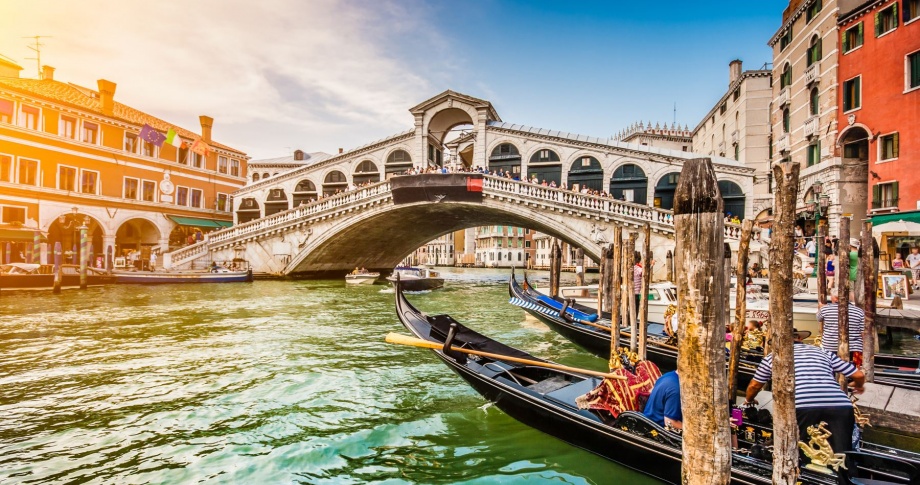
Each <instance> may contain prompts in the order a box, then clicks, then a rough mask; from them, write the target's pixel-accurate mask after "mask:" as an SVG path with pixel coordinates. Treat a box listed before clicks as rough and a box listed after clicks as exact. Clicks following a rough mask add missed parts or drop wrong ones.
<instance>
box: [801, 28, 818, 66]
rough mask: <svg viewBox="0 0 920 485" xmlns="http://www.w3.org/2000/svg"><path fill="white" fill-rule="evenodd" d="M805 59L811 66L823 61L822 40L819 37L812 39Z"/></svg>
mask: <svg viewBox="0 0 920 485" xmlns="http://www.w3.org/2000/svg"><path fill="white" fill-rule="evenodd" d="M805 58H806V59H805V60H806V61H807V63H808V65H809V66H811V65H812V64H814V63H816V62H818V61H820V60H821V39H819V38H818V36H817V35H816V36H814V37H813V38H812V39H811V45H810V46H808V52H807V53H806V56H805Z"/></svg>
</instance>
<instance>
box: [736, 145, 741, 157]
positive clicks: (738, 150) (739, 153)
mask: <svg viewBox="0 0 920 485" xmlns="http://www.w3.org/2000/svg"><path fill="white" fill-rule="evenodd" d="M740 159H741V147H740V146H739V145H738V144H735V160H740Z"/></svg>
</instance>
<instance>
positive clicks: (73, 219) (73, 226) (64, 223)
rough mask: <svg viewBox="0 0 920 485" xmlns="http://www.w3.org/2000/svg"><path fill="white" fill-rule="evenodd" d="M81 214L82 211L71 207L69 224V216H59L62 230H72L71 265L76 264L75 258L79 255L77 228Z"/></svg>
mask: <svg viewBox="0 0 920 485" xmlns="http://www.w3.org/2000/svg"><path fill="white" fill-rule="evenodd" d="M79 212H80V209H79V208H77V207H76V206H74V207H71V208H70V217H69V219H70V221H69V222H68V217H67V214H61V215H60V216H58V223H59V224H60V225H61V228H62V229H63V230H65V231H66V230H68V229H70V230H71V242H72V244H71V248H72V252H71V253H70V257H71V261H70V262H71V263H76V260H75V259H74V258H75V257H76V256H75V255H76V254H77V226H78V223H77V214H78V213H79Z"/></svg>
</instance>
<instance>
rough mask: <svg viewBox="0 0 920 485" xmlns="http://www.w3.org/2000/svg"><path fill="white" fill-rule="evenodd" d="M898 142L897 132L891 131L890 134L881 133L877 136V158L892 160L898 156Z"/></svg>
mask: <svg viewBox="0 0 920 485" xmlns="http://www.w3.org/2000/svg"><path fill="white" fill-rule="evenodd" d="M899 145H900V143H898V134H897V133H892V134H890V135H883V136H882V137H880V138H879V143H878V149H879V157H878V159H879V160H894V159H895V158H898V148H899Z"/></svg>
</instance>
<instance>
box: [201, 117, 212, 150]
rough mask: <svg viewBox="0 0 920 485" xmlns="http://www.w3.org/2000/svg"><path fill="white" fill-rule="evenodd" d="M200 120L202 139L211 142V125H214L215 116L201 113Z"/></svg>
mask: <svg viewBox="0 0 920 485" xmlns="http://www.w3.org/2000/svg"><path fill="white" fill-rule="evenodd" d="M198 120H199V121H201V139H202V140H204V142H205V143H211V127H212V126H214V118H211V117H210V116H205V115H201V116H199V117H198Z"/></svg>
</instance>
